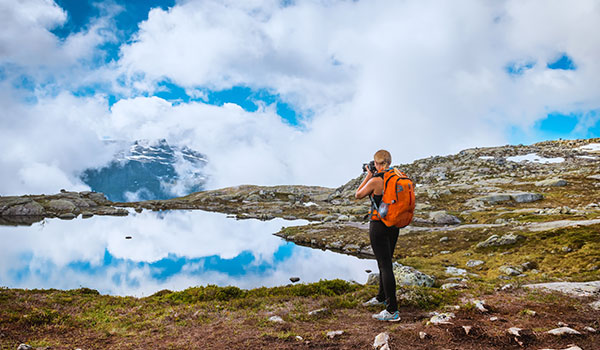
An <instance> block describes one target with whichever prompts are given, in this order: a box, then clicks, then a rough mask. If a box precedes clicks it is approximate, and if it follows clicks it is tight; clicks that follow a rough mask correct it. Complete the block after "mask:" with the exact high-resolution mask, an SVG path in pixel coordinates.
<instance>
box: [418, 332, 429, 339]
mask: <svg viewBox="0 0 600 350" xmlns="http://www.w3.org/2000/svg"><path fill="white" fill-rule="evenodd" d="M428 336H429V334H427V333H425V332H419V338H421V340H424V339H425V338H427V337H428Z"/></svg>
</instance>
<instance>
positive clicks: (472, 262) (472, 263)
mask: <svg viewBox="0 0 600 350" xmlns="http://www.w3.org/2000/svg"><path fill="white" fill-rule="evenodd" d="M484 263H485V262H484V261H482V260H469V261H467V267H477V266H479V265H483V264H484Z"/></svg>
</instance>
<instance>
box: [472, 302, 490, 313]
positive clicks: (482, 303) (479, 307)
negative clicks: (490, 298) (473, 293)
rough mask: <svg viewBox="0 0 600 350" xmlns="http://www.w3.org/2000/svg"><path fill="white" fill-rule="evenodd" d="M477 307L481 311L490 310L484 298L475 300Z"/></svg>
mask: <svg viewBox="0 0 600 350" xmlns="http://www.w3.org/2000/svg"><path fill="white" fill-rule="evenodd" d="M475 308H476V309H477V310H479V311H481V312H488V311H489V310H488V309H486V308H485V301H483V300H475Z"/></svg>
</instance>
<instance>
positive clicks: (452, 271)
mask: <svg viewBox="0 0 600 350" xmlns="http://www.w3.org/2000/svg"><path fill="white" fill-rule="evenodd" d="M446 274H448V275H451V276H464V275H466V274H467V270H465V269H459V268H456V267H454V266H448V267H446Z"/></svg>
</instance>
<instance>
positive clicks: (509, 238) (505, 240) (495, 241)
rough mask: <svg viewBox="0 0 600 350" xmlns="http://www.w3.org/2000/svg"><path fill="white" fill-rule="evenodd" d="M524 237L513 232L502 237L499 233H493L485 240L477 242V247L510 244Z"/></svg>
mask: <svg viewBox="0 0 600 350" xmlns="http://www.w3.org/2000/svg"><path fill="white" fill-rule="evenodd" d="M523 238H524V237H523V236H520V235H515V234H513V233H509V234H506V235H503V236H502V237H500V236H498V235H491V236H490V237H489V238H488V239H486V240H485V241H483V242H479V243H477V246H476V247H477V248H486V247H492V246H502V245H510V244H515V243H517V242H518V241H519V240H521V239H523Z"/></svg>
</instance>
